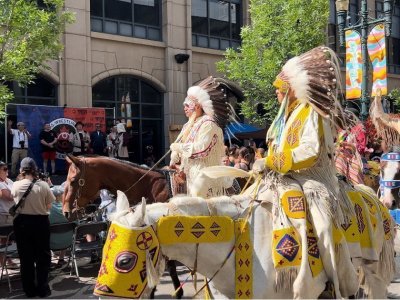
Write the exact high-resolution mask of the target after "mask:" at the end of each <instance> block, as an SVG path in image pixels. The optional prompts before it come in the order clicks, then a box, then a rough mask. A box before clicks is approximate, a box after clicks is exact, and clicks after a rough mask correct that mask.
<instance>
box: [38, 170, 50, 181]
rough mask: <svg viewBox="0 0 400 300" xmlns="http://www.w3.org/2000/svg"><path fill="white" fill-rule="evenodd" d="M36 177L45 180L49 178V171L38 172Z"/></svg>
mask: <svg viewBox="0 0 400 300" xmlns="http://www.w3.org/2000/svg"><path fill="white" fill-rule="evenodd" d="M38 177H39V179H40V180H43V181H47V179H48V178H49V173H48V172H39V174H38Z"/></svg>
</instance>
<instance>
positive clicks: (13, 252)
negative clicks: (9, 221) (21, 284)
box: [0, 225, 18, 293]
mask: <svg viewBox="0 0 400 300" xmlns="http://www.w3.org/2000/svg"><path fill="white" fill-rule="evenodd" d="M0 238H1V239H5V240H6V242H5V244H4V245H1V246H0V253H1V254H3V261H2V265H3V266H2V267H1V275H0V281H1V280H3V275H4V271H5V273H6V276H7V281H8V289H9V291H10V293H12V292H13V289H12V286H11V279H10V274H9V270H8V266H7V261H8V259H10V258H18V251H17V244H16V243H15V242H14V243H12V244H11V245H10V241H11V240H14V239H15V238H14V227H13V225H5V226H0Z"/></svg>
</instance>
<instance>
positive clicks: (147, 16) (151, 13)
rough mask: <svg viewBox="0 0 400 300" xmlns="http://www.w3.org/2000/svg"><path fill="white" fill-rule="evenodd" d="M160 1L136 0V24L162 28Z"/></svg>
mask: <svg viewBox="0 0 400 300" xmlns="http://www.w3.org/2000/svg"><path fill="white" fill-rule="evenodd" d="M158 7H159V5H158V0H135V7H134V11H135V22H136V23H141V24H146V25H153V26H160V16H159V11H158Z"/></svg>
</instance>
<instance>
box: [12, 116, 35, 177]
mask: <svg viewBox="0 0 400 300" xmlns="http://www.w3.org/2000/svg"><path fill="white" fill-rule="evenodd" d="M11 125H12V121H11V120H9V121H8V131H9V132H10V134H12V136H13V150H12V154H11V176H17V175H18V174H17V165H18V163H19V162H20V161H21V160H22V159H24V158H25V157H27V156H28V146H29V144H28V139H30V138H31V137H32V136H31V134H30V133H29V131H28V130H27V129H26V128H25V124H24V123H23V122H18V123H17V128H18V129H13V128H11Z"/></svg>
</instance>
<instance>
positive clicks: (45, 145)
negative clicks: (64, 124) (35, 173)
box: [39, 123, 57, 174]
mask: <svg viewBox="0 0 400 300" xmlns="http://www.w3.org/2000/svg"><path fill="white" fill-rule="evenodd" d="M39 140H40V144H42V158H43V172H47V165H48V162H49V161H50V164H51V174H54V173H55V172H56V148H55V144H56V143H57V134H56V133H55V132H54V131H53V130H51V127H50V124H49V123H46V124H44V127H43V130H42V131H41V132H40V134H39Z"/></svg>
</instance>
